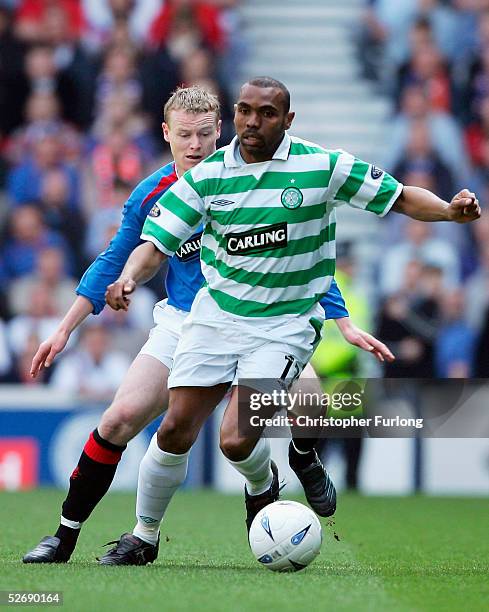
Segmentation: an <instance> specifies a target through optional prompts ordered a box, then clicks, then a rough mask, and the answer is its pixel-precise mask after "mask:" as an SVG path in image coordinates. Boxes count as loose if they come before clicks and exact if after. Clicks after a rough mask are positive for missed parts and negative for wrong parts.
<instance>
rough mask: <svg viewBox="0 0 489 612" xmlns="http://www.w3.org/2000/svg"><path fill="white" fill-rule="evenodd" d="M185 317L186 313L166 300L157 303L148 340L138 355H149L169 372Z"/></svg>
mask: <svg viewBox="0 0 489 612" xmlns="http://www.w3.org/2000/svg"><path fill="white" fill-rule="evenodd" d="M187 316H188V312H186V311H185V310H179V309H178V308H175V307H174V306H170V304H168V300H166V299H165V300H161V302H158V303H157V304H156V305H155V307H154V309H153V320H154V323H155V326H154V327H153V328H152V329H151V331H150V332H149V337H148V340H147V341H146V343H145V344H144V345H143V347H142V348H141V350H140V351H139V354H140V355H150V356H151V357H154V358H155V359H157V360H158V361H161V363H162V364H163V365H165V366H166V367H167V368H168V369H169V370H171V369H172V366H173V358H174V356H175V349H176V348H177V344H178V341H179V340H180V336H181V333H182V324H183V321H184V320H185V319H186V317H187Z"/></svg>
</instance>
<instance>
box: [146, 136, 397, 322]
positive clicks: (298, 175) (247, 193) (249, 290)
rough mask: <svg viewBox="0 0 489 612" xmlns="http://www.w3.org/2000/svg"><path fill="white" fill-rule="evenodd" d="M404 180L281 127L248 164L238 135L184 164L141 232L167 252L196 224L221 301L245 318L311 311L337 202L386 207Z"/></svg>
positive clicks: (325, 271)
mask: <svg viewBox="0 0 489 612" xmlns="http://www.w3.org/2000/svg"><path fill="white" fill-rule="evenodd" d="M401 190H402V185H401V184H400V183H398V182H397V181H396V180H395V179H394V178H392V177H391V176H389V175H388V174H387V173H385V172H383V171H382V170H379V169H378V168H376V167H375V166H372V165H370V164H368V163H366V162H363V161H361V160H359V159H355V158H354V157H353V156H352V155H350V154H349V153H346V152H344V151H341V150H336V151H330V150H326V149H323V148H321V147H319V146H318V145H315V144H313V143H310V142H307V141H304V140H301V139H299V138H296V137H290V136H289V135H288V134H286V135H285V137H284V139H283V141H282V143H281V144H280V146H279V147H278V149H277V151H276V152H275V155H274V156H273V159H271V160H269V161H266V162H260V163H254V164H246V163H244V162H243V160H242V159H241V156H240V154H239V143H238V140H237V138H234V140H233V141H232V142H231V143H230V144H229V145H228V146H226V147H223V148H222V149H219V150H218V151H216V152H215V153H214V154H213V155H211V156H210V157H208V158H207V159H206V160H205V161H203V162H201V163H200V164H199V165H198V166H196V167H195V168H192V169H191V170H189V171H187V172H186V173H185V174H184V175H183V177H182V178H181V179H180V180H178V181H177V182H176V183H175V184H174V185H173V186H172V187H171V188H170V189H169V190H168V191H167V192H166V193H165V194H164V195H163V197H162V198H161V199H160V200H159V202H158V203H157V204H156V205H155V206H154V207H153V209H152V210H151V212H150V214H149V215H148V217H147V218H146V222H145V224H144V227H143V232H142V235H141V238H142V239H143V240H148V241H151V242H152V243H153V244H154V245H155V246H156V247H157V248H158V249H160V250H161V251H163V252H164V253H166V254H167V255H173V254H174V253H175V252H176V251H177V250H178V248H179V247H180V245H181V244H182V243H183V242H184V241H185V240H187V239H188V238H189V237H190V236H191V234H192V232H193V231H194V230H195V228H196V227H197V226H199V225H200V224H203V227H204V229H203V234H202V246H201V263H202V272H203V274H204V277H205V279H206V283H207V287H208V291H209V293H210V295H211V296H212V297H213V298H214V300H215V301H216V302H217V304H218V306H219V307H220V308H221V309H222V310H225V311H227V312H230V313H233V314H234V315H238V316H243V317H270V316H278V315H289V314H303V313H306V312H308V311H309V310H310V309H311V308H312V307H313V306H314V305H315V304H316V303H317V302H318V301H319V300H320V299H321V298H322V297H323V296H324V295H325V294H326V292H327V291H328V288H329V285H330V282H331V278H332V276H333V274H334V269H335V229H336V220H335V208H336V207H337V206H339V205H341V204H344V203H347V204H350V206H354V207H356V208H361V209H365V210H369V211H371V212H374V213H376V214H377V215H379V216H383V215H385V214H386V213H387V212H388V210H389V209H390V208H391V206H392V205H393V204H394V202H395V201H396V199H397V197H398V196H399V194H400V193H401Z"/></svg>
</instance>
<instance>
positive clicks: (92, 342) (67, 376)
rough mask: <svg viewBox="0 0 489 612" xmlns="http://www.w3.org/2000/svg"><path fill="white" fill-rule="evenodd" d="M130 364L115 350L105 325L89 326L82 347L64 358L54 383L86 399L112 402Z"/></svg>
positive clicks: (52, 384)
mask: <svg viewBox="0 0 489 612" xmlns="http://www.w3.org/2000/svg"><path fill="white" fill-rule="evenodd" d="M129 365H130V359H129V357H127V356H126V355H125V354H124V353H121V352H115V351H112V350H111V348H110V336H109V334H108V332H107V330H106V329H105V328H104V327H103V326H101V325H100V324H92V325H85V327H84V328H83V330H82V332H81V340H80V347H79V348H78V349H76V350H74V351H73V352H72V353H71V354H63V355H62V356H61V357H60V359H59V361H58V364H57V366H56V369H55V371H54V373H53V375H52V378H51V381H50V384H51V386H52V387H53V388H55V389H63V390H65V391H69V392H71V393H73V395H79V396H81V397H83V398H84V399H85V400H92V401H109V400H110V399H111V398H112V396H113V394H114V393H115V391H116V390H117V388H118V387H119V385H120V384H121V382H122V379H123V378H124V375H125V373H126V371H127V369H128V367H129Z"/></svg>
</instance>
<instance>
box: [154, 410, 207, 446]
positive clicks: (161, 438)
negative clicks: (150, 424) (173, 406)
mask: <svg viewBox="0 0 489 612" xmlns="http://www.w3.org/2000/svg"><path fill="white" fill-rule="evenodd" d="M197 434H198V431H197V432H194V430H193V428H192V426H191V424H190V423H188V422H187V421H186V420H185V419H182V418H178V417H176V416H174V415H172V414H170V413H168V414H167V415H166V416H165V418H164V419H163V421H162V423H161V425H160V427H159V429H158V434H157V441H158V446H159V447H160V448H161V449H162V450H164V451H167V452H169V453H174V454H175V455H182V454H183V453H186V452H187V451H189V450H190V448H191V447H192V444H193V443H194V441H195V438H196V437H197Z"/></svg>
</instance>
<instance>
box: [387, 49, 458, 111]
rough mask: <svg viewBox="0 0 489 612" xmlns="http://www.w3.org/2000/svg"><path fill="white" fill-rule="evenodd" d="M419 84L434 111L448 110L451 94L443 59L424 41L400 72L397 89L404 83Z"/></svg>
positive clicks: (450, 105) (437, 50)
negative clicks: (401, 72)
mask: <svg viewBox="0 0 489 612" xmlns="http://www.w3.org/2000/svg"><path fill="white" fill-rule="evenodd" d="M411 83H415V84H418V85H421V86H422V87H423V88H424V89H425V91H426V92H427V95H428V100H429V105H430V108H432V109H433V110H435V111H440V112H445V113H446V112H450V111H451V108H452V97H451V96H452V94H451V85H450V78H449V73H448V69H447V65H446V62H445V59H444V58H443V56H442V54H441V52H440V50H439V49H438V48H437V47H436V46H435V45H434V44H429V43H425V44H423V45H420V46H419V48H417V49H416V50H415V51H414V53H413V55H412V56H411V58H410V60H409V62H408V64H407V66H406V67H405V69H404V70H403V74H401V78H400V84H399V88H398V91H399V92H400V93H402V90H403V89H404V87H405V86H406V85H409V84H411Z"/></svg>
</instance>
